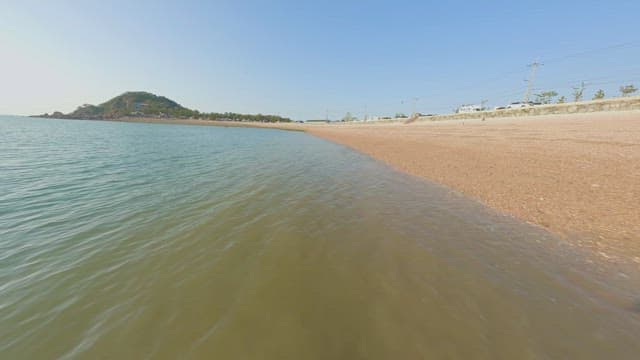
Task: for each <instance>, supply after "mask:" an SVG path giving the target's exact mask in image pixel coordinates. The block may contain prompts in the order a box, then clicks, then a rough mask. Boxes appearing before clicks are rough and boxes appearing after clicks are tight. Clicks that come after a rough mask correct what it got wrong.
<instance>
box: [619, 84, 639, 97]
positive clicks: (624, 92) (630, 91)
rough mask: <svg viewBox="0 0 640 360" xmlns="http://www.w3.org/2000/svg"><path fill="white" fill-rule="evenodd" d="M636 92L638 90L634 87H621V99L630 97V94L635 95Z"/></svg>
mask: <svg viewBox="0 0 640 360" xmlns="http://www.w3.org/2000/svg"><path fill="white" fill-rule="evenodd" d="M636 91H638V89H637V88H636V87H635V86H633V85H623V86H620V94H621V95H622V96H623V97H627V96H629V95H631V94H633V93H635V92H636Z"/></svg>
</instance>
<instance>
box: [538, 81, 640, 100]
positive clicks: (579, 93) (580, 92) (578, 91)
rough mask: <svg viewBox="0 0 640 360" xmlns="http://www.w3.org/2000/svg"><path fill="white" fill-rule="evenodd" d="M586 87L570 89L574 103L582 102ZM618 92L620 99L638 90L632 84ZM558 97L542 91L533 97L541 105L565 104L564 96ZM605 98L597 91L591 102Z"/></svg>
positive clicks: (585, 85)
mask: <svg viewBox="0 0 640 360" xmlns="http://www.w3.org/2000/svg"><path fill="white" fill-rule="evenodd" d="M586 87H587V84H585V83H584V82H582V83H580V85H578V86H575V87H573V88H572V89H573V91H572V93H571V96H572V99H573V101H574V102H579V101H582V100H584V90H585V89H586ZM618 91H619V92H620V95H621V96H622V97H628V96H631V95H633V94H634V93H636V92H637V91H638V89H637V88H636V87H635V86H634V85H633V84H629V85H622V86H620V88H619V89H618ZM558 95H559V94H558V92H556V91H553V90H550V91H543V92H541V93H539V94H535V97H536V102H539V103H541V104H552V103H556V104H563V103H566V102H567V98H566V97H565V96H564V95H563V96H560V97H558ZM605 96H606V94H605V92H604V90H602V89H598V91H596V92H595V94H594V95H593V98H592V100H601V99H604V98H605ZM556 97H558V99H557V100H555V99H556Z"/></svg>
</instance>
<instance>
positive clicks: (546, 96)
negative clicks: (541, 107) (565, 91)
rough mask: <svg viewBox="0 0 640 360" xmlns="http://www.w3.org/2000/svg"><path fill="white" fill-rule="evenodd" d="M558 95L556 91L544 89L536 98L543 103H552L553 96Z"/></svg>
mask: <svg viewBox="0 0 640 360" xmlns="http://www.w3.org/2000/svg"><path fill="white" fill-rule="evenodd" d="M556 96H558V93H557V92H555V91H544V92H541V93H540V94H536V100H537V102H539V103H542V104H551V102H553V98H555V97H556Z"/></svg>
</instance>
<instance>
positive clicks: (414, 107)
mask: <svg viewBox="0 0 640 360" xmlns="http://www.w3.org/2000/svg"><path fill="white" fill-rule="evenodd" d="M411 100H413V112H412V113H411V116H413V115H415V114H416V106H417V104H418V100H420V98H417V97H414V98H412V99H411Z"/></svg>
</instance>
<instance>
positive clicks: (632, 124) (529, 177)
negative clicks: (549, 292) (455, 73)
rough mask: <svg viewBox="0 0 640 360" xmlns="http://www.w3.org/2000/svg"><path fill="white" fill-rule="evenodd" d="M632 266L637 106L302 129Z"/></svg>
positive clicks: (639, 229)
mask: <svg viewBox="0 0 640 360" xmlns="http://www.w3.org/2000/svg"><path fill="white" fill-rule="evenodd" d="M305 128H306V130H307V131H308V132H309V133H311V134H314V135H317V136H320V137H322V138H325V139H328V140H331V141H334V142H337V143H340V144H344V145H347V146H349V147H351V148H353V149H356V150H358V151H361V152H363V153H366V154H369V155H371V156H372V157H374V158H377V159H379V160H382V161H384V162H386V163H388V164H390V165H391V166H393V167H395V168H396V169H399V170H401V171H404V172H407V173H410V174H413V175H417V176H420V177H423V178H427V179H429V180H432V181H435V182H438V183H441V184H444V185H446V186H448V187H450V188H452V189H454V190H457V191H459V192H461V193H463V194H465V195H467V196H470V197H473V198H475V199H477V200H479V201H481V202H482V203H484V204H486V205H488V206H490V207H492V208H495V209H497V210H499V211H502V212H505V213H507V214H511V215H513V216H515V217H517V218H519V219H521V220H524V221H527V222H530V223H533V224H537V225H539V226H542V227H544V228H546V229H548V230H550V231H552V232H554V233H556V234H559V235H560V236H561V237H563V238H564V239H566V240H567V241H568V242H569V243H570V244H571V245H573V246H576V247H579V248H583V249H588V250H590V251H588V253H590V254H592V255H593V256H594V257H597V258H600V260H602V259H606V260H608V261H610V262H615V263H625V264H628V265H632V266H633V267H640V112H638V111H635V112H602V113H590V114H575V115H548V116H537V117H530V118H503V119H487V120H486V121H482V120H463V121H460V120H458V121H441V122H416V123H412V124H393V123H387V124H363V123H359V124H348V125H345V124H341V125H314V126H311V125H309V126H305Z"/></svg>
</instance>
